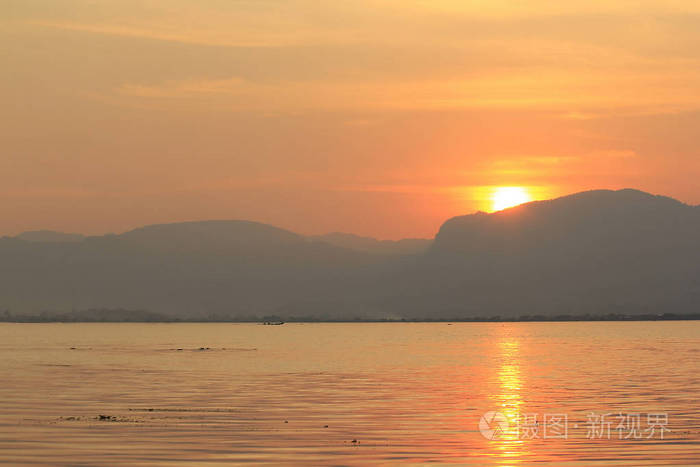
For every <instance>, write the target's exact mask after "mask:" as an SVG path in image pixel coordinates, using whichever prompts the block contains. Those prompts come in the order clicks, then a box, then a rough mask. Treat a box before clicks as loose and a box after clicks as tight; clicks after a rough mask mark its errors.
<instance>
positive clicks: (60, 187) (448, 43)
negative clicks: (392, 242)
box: [0, 0, 700, 238]
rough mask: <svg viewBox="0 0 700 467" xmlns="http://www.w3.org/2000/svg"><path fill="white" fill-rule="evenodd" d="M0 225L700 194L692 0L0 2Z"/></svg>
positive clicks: (403, 218)
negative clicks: (512, 197) (506, 194)
mask: <svg viewBox="0 0 700 467" xmlns="http://www.w3.org/2000/svg"><path fill="white" fill-rule="evenodd" d="M0 99H1V102H2V107H0V141H2V144H1V146H0V235H3V234H16V233H18V232H21V231H23V230H30V229H38V228H50V229H57V230H64V231H79V232H83V233H104V232H111V231H113V232H121V231H123V230H126V229H129V228H132V227H136V226H139V225H143V224H150V223H160V222H175V221H183V220H198V219H211V218H216V219H250V220H257V221H261V222H266V223H270V224H274V225H278V226H281V227H285V228H289V229H292V230H295V231H298V232H301V233H322V232H327V231H347V232H354V233H358V234H363V235H372V236H377V237H381V238H399V237H404V236H432V235H433V234H434V233H435V232H436V230H437V229H438V227H439V225H440V223H441V222H442V221H443V220H445V219H446V218H448V217H450V216H453V215H459V214H465V213H469V212H473V211H476V210H480V209H483V210H488V209H490V207H491V202H490V201H489V200H488V198H489V196H490V195H489V193H490V192H491V190H492V188H491V187H494V186H518V187H520V186H522V187H527V188H528V190H529V192H530V193H531V195H532V196H533V197H535V198H548V197H552V196H557V195H562V194H566V193H570V192H574V191H580V190H585V189H594V188H623V187H635V188H639V189H643V190H646V191H651V192H654V193H661V194H667V195H670V196H674V197H677V198H679V199H681V200H682V201H685V202H688V203H691V204H698V203H700V184H699V183H698V182H697V180H699V179H700V157H699V156H700V149H699V147H700V145H698V142H697V135H698V128H700V2H693V1H680V0H678V1H674V0H666V1H644V0H637V1H625V0H620V1H615V2H610V1H605V2H598V1H590V0H588V1H578V0H570V1H566V2H552V1H527V2H523V1H503V0H485V1H468V0H363V1H359V0H358V1H352V0H349V1H318V0H200V1H196V2H194V1H190V0H138V1H137V0H60V1H58V0H0Z"/></svg>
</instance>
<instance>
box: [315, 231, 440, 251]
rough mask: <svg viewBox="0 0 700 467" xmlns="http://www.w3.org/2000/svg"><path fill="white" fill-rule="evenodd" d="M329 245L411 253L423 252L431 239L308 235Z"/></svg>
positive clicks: (359, 249)
mask: <svg viewBox="0 0 700 467" xmlns="http://www.w3.org/2000/svg"><path fill="white" fill-rule="evenodd" d="M309 238H310V239H312V240H317V241H321V242H325V243H329V244H331V245H335V246H340V247H343V248H349V249H351V250H357V251H364V252H366V253H376V254H387V255H412V254H419V253H425V252H426V251H427V250H428V248H429V247H430V245H432V243H433V240H432V239H427V238H404V239H402V240H396V241H394V240H377V239H376V238H372V237H361V236H359V235H354V234H348V233H340V232H333V233H329V234H325V235H316V236H311V237H309Z"/></svg>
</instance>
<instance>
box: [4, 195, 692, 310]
mask: <svg viewBox="0 0 700 467" xmlns="http://www.w3.org/2000/svg"><path fill="white" fill-rule="evenodd" d="M699 238H700V207H698V206H690V205H686V204H683V203H681V202H679V201H676V200H674V199H671V198H668V197H663V196H655V195H651V194H648V193H644V192H641V191H637V190H631V189H625V190H618V191H610V190H595V191H588V192H582V193H577V194H574V195H570V196H565V197H562V198H557V199H553V200H547V201H535V202H531V203H527V204H523V205H520V206H516V207H513V208H510V209H506V210H503V211H498V212H494V213H489V214H487V213H483V212H480V213H475V214H471V215H466V216H459V217H454V218H452V219H449V220H447V221H446V222H445V223H444V224H443V225H442V226H441V227H440V229H439V232H438V233H437V235H436V236H435V238H434V239H406V240H401V241H395V242H394V241H379V240H375V239H372V238H366V237H358V236H355V235H351V234H342V233H333V234H327V235H320V236H303V235H299V234H296V233H293V232H290V231H287V230H284V229H279V228H276V227H272V226H269V225H265V224H260V223H256V222H250V221H235V220H220V221H204V222H185V223H177V224H162V225H151V226H146V227H142V228H138V229H135V230H132V231H129V232H126V233H123V234H119V235H113V234H110V235H104V236H82V235H79V234H63V233H59V232H50V231H39V232H26V233H23V234H20V235H18V236H16V237H3V238H0V311H3V310H8V311H9V312H11V313H20V314H29V315H31V314H37V313H40V312H56V313H66V312H70V311H71V310H88V309H122V310H148V312H149V313H156V314H157V315H153V314H152V315H150V316H160V315H163V316H168V317H173V318H183V319H197V318H212V317H220V318H221V319H258V318H262V317H265V316H274V317H279V318H281V319H288V318H290V317H297V318H298V317H309V318H313V319H355V318H359V319H387V318H388V319H401V318H404V319H421V318H429V319H442V318H448V319H469V318H474V317H486V318H488V317H495V316H499V317H516V316H522V315H541V316H555V315H561V314H570V315H586V314H588V315H591V314H593V315H600V314H607V313H624V314H628V315H635V314H639V315H641V314H663V313H697V312H698V311H700V310H698V308H699V305H700V248H699V247H698V239H699Z"/></svg>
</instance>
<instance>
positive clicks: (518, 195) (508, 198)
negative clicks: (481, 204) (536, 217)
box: [491, 186, 532, 211]
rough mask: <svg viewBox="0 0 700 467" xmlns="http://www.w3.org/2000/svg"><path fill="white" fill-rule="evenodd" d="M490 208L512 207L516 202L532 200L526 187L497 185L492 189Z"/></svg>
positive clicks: (496, 209) (495, 209)
mask: <svg viewBox="0 0 700 467" xmlns="http://www.w3.org/2000/svg"><path fill="white" fill-rule="evenodd" d="M491 201H492V203H493V204H492V205H491V210H493V211H501V210H503V209H507V208H512V207H513V206H517V205H518V204H523V203H527V202H528V201H532V197H531V196H530V193H528V191H527V189H525V188H523V187H520V186H499V187H498V188H496V189H495V190H494V191H493V195H492V196H491Z"/></svg>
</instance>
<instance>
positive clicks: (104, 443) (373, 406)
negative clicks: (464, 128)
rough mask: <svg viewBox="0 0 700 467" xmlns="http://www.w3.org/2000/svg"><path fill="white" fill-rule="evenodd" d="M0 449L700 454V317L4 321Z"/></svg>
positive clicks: (535, 458) (129, 457)
mask: <svg viewBox="0 0 700 467" xmlns="http://www.w3.org/2000/svg"><path fill="white" fill-rule="evenodd" d="M0 462H5V463H9V464H18V465H63V464H70V465H110V466H122V465H124V466H126V465H128V466H142V465H178V466H180V465H192V466H195V465H196V466H202V465H216V464H222V465H223V464H236V463H247V464H249V465H387V464H404V465H423V464H427V463H446V464H449V463H453V464H461V465H501V466H515V465H529V464H533V465H534V464H536V465H547V464H549V465H557V466H565V465H581V466H584V465H585V466H589V465H593V464H597V465H693V464H700V322H697V321H690V322H591V323H584V322H575V323H453V324H449V323H347V324H335V323H334V324H328V323H314V324H302V323H297V324H285V325H283V326H263V325H257V324H135V323H134V324H9V323H3V324H0Z"/></svg>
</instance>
